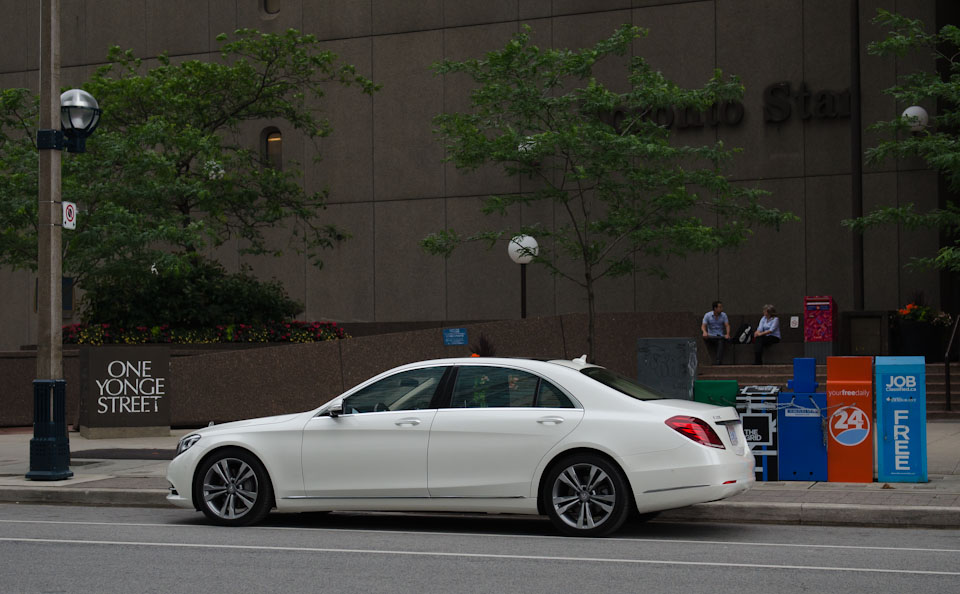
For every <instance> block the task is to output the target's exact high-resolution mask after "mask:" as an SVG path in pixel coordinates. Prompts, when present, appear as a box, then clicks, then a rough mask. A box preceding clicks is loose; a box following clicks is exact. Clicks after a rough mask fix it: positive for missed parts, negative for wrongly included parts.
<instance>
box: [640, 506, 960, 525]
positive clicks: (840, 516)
mask: <svg viewBox="0 0 960 594" xmlns="http://www.w3.org/2000/svg"><path fill="white" fill-rule="evenodd" d="M657 519H662V520H668V521H683V522H742V523H755V524H805V525H811V526H870V527H874V528H946V529H957V528H960V508H957V507H943V506H933V505H915V506H907V505H857V504H849V503H762V502H736V501H729V502H724V501H717V502H713V503H698V504H695V505H691V506H690V507H684V508H680V509H673V510H669V511H665V512H663V513H661V514H660V515H659V516H657Z"/></svg>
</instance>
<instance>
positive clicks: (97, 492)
mask: <svg viewBox="0 0 960 594" xmlns="http://www.w3.org/2000/svg"><path fill="white" fill-rule="evenodd" d="M167 493H168V491H167V490H166V489H136V490H133V489H84V488H82V487H70V488H63V487H4V488H2V489H0V503H43V504H55V505H105V506H106V505H112V506H117V507H170V508H172V507H173V506H172V505H171V504H170V503H168V502H167Z"/></svg>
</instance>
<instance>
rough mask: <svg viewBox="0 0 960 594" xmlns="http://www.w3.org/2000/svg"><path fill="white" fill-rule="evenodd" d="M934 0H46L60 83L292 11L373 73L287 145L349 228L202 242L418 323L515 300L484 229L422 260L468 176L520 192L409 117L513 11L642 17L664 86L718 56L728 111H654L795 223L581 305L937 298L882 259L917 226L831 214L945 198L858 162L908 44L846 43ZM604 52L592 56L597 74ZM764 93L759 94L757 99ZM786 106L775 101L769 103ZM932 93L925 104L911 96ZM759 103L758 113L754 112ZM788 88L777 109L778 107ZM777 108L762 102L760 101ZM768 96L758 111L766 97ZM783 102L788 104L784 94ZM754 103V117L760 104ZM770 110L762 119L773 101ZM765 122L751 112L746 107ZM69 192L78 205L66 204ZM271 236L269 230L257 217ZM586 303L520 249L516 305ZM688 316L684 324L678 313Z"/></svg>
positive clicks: (9, 277) (476, 315) (507, 308)
mask: <svg viewBox="0 0 960 594" xmlns="http://www.w3.org/2000/svg"><path fill="white" fill-rule="evenodd" d="M952 4H953V3H952V2H946V1H942V0H839V1H838V0H689V1H687V0H484V1H482V2H481V1H474V0H369V1H367V0H362V1H361V0H70V1H64V2H63V3H62V11H63V14H62V23H63V31H62V53H63V58H62V62H63V74H62V78H63V81H62V82H63V85H64V86H70V85H79V84H82V83H83V81H84V80H85V79H86V78H87V77H88V76H89V75H90V74H91V73H92V72H93V70H94V69H95V68H96V66H97V65H99V64H101V63H102V61H103V60H104V56H105V55H106V51H107V47H108V46H110V45H112V44H117V45H120V46H121V47H124V48H132V49H133V50H134V52H135V53H136V54H137V55H138V56H142V57H149V56H154V55H156V54H158V53H160V52H162V51H167V52H168V53H169V54H170V55H171V56H174V57H175V58H176V59H193V58H198V59H204V60H206V59H216V58H217V57H218V54H217V53H216V50H217V47H218V44H217V42H216V41H215V37H216V35H217V34H219V33H221V32H229V31H232V30H234V29H236V28H239V27H249V28H255V29H259V30H262V31H270V32H280V31H283V30H286V29H288V28H296V29H299V30H301V31H303V32H307V33H312V34H315V35H317V36H318V37H320V38H321V39H323V40H325V43H326V44H327V45H328V46H329V48H331V49H332V50H334V51H336V52H337V53H339V54H340V55H341V56H342V57H343V59H344V60H345V61H347V62H350V63H352V64H354V65H356V67H357V69H358V71H359V72H361V73H364V74H366V75H368V76H370V77H371V78H372V79H374V80H375V81H377V82H378V83H381V84H382V85H383V89H382V90H381V91H380V92H378V93H376V94H375V95H374V96H373V97H367V96H362V95H360V94H359V93H356V92H351V91H341V90H338V89H331V92H330V94H328V96H327V97H326V99H325V103H324V106H323V110H324V112H325V113H326V114H327V115H328V116H329V117H330V119H331V120H332V123H333V128H334V133H333V134H332V135H331V136H330V137H329V138H326V139H324V140H323V142H322V146H321V151H322V157H323V160H322V161H321V162H320V163H319V164H318V165H307V166H306V172H305V178H304V184H305V185H306V187H307V189H308V190H311V191H312V190H319V189H321V188H324V187H326V188H328V189H329V191H330V203H329V208H328V209H327V211H326V214H325V216H326V217H327V219H328V220H329V221H330V222H333V223H336V224H337V225H339V226H342V227H343V228H345V229H346V230H348V231H349V232H350V233H351V234H352V235H353V238H352V239H350V240H349V241H347V242H345V243H343V244H342V245H341V246H340V247H338V248H336V249H334V250H331V251H328V252H327V253H326V254H325V256H324V261H325V266H324V267H323V269H322V270H317V269H315V268H314V267H312V266H311V265H310V264H309V263H308V262H307V261H306V259H305V258H303V257H298V256H296V255H288V256H284V257H283V258H281V259H274V258H267V257H247V256H241V255H239V252H238V247H239V246H238V245H237V243H236V242H233V243H228V244H227V245H226V246H224V247H223V248H221V249H220V250H219V251H218V252H217V254H216V255H217V257H218V258H219V259H220V260H221V261H222V262H223V263H224V264H225V265H226V266H227V267H228V268H229V269H231V270H237V269H239V267H240V266H241V264H242V263H246V264H249V265H251V266H252V267H253V270H254V271H255V272H256V273H257V274H258V275H260V276H262V277H264V278H277V279H279V280H281V281H282V282H283V283H284V285H285V286H286V288H287V290H288V291H289V293H290V295H291V296H292V297H294V298H295V299H297V300H299V301H302V302H303V303H304V304H305V306H306V311H305V312H304V314H303V316H302V317H303V318H304V319H330V320H336V321H340V322H345V323H351V322H381V323H394V322H409V323H413V322H422V321H441V320H489V319H511V318H517V317H518V316H519V309H520V308H519V299H520V283H519V271H518V269H517V266H516V265H515V264H513V262H511V261H510V259H509V258H508V256H507V252H506V244H505V243H504V245H503V246H502V247H500V246H498V247H496V248H494V249H493V250H489V251H488V250H486V249H485V248H484V247H481V246H467V247H465V248H463V249H461V250H459V251H457V252H455V254H454V255H453V256H452V257H451V258H449V259H448V260H444V259H442V258H439V257H436V256H430V255H427V254H426V253H424V252H423V251H422V250H421V249H420V247H419V246H418V242H419V241H420V240H421V239H422V238H423V237H424V236H426V235H427V234H428V233H431V232H434V231H438V230H440V229H443V228H454V229H457V230H459V231H461V232H470V231H474V230H479V229H482V228H488V227H491V226H500V225H501V223H502V222H501V221H496V220H492V219H490V218H488V217H485V216H484V215H483V214H481V212H480V208H479V207H480V203H481V201H482V199H483V197H485V196H486V195H488V194H490V193H504V192H520V191H523V180H520V179H517V178H507V177H505V176H504V175H503V174H502V173H501V172H500V171H498V170H494V169H484V170H482V171H479V172H477V173H473V174H470V175H465V174H462V173H460V172H458V171H457V170H456V169H455V168H453V166H452V165H449V164H444V163H443V162H442V160H443V157H444V150H443V147H442V145H441V143H440V142H438V139H437V138H436V136H435V134H434V133H433V131H432V125H431V118H432V117H433V116H434V115H436V114H438V113H440V112H442V111H445V110H446V111H450V110H458V109H464V108H465V107H466V106H467V105H468V92H469V85H468V81H466V80H465V79H463V78H458V77H456V76H447V77H441V76H435V75H434V74H433V73H432V72H431V70H430V65H431V64H432V63H434V62H437V61H440V60H443V59H464V58H469V57H479V56H481V55H483V54H484V53H485V52H487V51H489V50H492V49H496V48H499V47H502V46H503V44H504V43H505V42H506V41H507V40H508V39H509V38H510V37H511V36H512V35H513V34H515V33H516V32H517V31H518V30H519V29H520V27H521V26H522V25H523V24H528V25H530V26H531V27H532V29H533V36H534V39H535V41H536V43H537V44H539V45H541V46H549V47H569V48H580V47H586V46H589V45H592V44H593V43H595V42H596V41H597V40H599V39H602V38H605V37H608V36H609V35H610V34H611V33H612V32H613V30H614V29H616V28H617V27H618V26H619V25H621V24H623V23H632V24H636V25H639V26H641V27H644V28H648V29H649V30H650V33H649V36H648V37H646V38H645V39H642V40H638V41H637V42H636V43H635V44H634V46H633V51H634V52H635V53H638V54H642V55H643V56H645V57H646V58H647V59H648V60H649V62H650V63H651V64H652V65H653V66H654V67H655V68H658V69H660V70H662V71H663V72H664V73H665V74H666V75H667V76H668V77H670V78H672V79H673V80H675V81H676V82H678V83H679V84H681V85H683V86H690V87H693V86H700V85H702V84H703V83H704V82H705V81H706V80H707V79H708V78H709V77H710V75H711V74H712V72H713V70H714V69H715V68H721V69H723V71H724V72H725V73H728V74H735V75H737V76H739V77H740V78H741V80H742V81H743V83H744V85H745V88H746V94H745V97H744V100H743V113H742V118H741V119H740V120H739V121H737V122H733V119H736V118H731V119H730V122H727V123H721V124H720V125H718V126H715V127H714V126H709V125H707V126H703V127H689V128H686V129H679V125H678V126H677V127H676V137H677V139H678V141H679V142H685V143H690V144H694V143H706V142H712V141H715V140H722V141H723V142H724V143H726V144H727V145H728V146H736V147H742V149H743V151H742V152H741V153H740V154H739V155H738V156H737V157H736V158H735V160H734V162H733V163H732V166H731V168H730V169H729V173H730V175H731V176H732V178H733V179H735V180H736V181H737V182H738V183H743V184H746V185H750V186H754V187H759V188H762V189H765V190H768V191H769V192H770V193H771V194H770V196H769V198H767V201H766V203H767V204H768V205H771V206H775V207H777V208H780V209H782V210H789V211H791V212H793V213H795V214H797V215H798V216H799V217H800V219H801V220H800V222H798V223H793V224H790V225H787V226H785V227H783V228H781V229H780V230H779V231H777V230H773V229H761V230H759V231H757V233H756V234H755V235H754V237H753V238H752V239H751V240H750V241H749V242H748V243H747V244H746V245H745V246H744V247H742V248H741V249H738V250H732V251H721V252H719V253H713V254H707V255H700V256H692V257H688V258H687V259H684V260H677V261H672V262H670V263H669V264H668V268H669V269H670V270H671V274H670V277H669V278H668V279H666V280H659V279H655V278H652V277H649V276H647V275H645V274H644V273H642V272H638V273H637V274H635V275H632V276H629V277H626V278H620V279H616V280H609V281H608V280H605V281H604V282H603V283H602V285H601V287H600V289H599V296H598V298H599V302H598V307H599V309H600V310H601V311H608V312H634V311H637V312H695V313H698V314H700V313H702V312H704V311H707V310H708V309H709V307H710V302H711V301H712V300H714V299H722V300H723V301H724V302H725V304H726V308H727V310H728V311H732V312H739V313H752V312H756V314H757V316H759V315H760V307H761V305H762V304H764V303H774V304H776V305H777V307H778V308H779V309H780V310H781V311H788V312H798V311H800V310H801V308H802V304H803V298H804V296H805V295H831V296H833V297H834V298H835V299H836V301H837V303H838V305H839V307H840V308H841V309H842V310H846V311H851V310H891V309H894V308H897V307H898V306H902V305H903V303H905V302H906V301H908V300H909V299H911V298H912V296H913V295H914V293H915V292H916V291H918V290H920V291H923V292H924V294H925V296H926V299H927V302H928V303H929V304H931V305H934V306H943V307H944V308H947V307H952V306H954V305H955V303H954V297H953V296H952V294H950V291H949V288H950V287H949V285H950V283H948V282H945V281H944V279H942V278H941V275H940V274H939V273H936V272H932V271H923V270H910V269H907V268H905V267H904V265H905V264H906V263H907V262H908V261H909V259H910V258H911V257H912V256H915V255H920V254H931V253H933V252H934V251H935V250H936V249H937V247H938V246H939V244H940V238H939V237H938V236H937V234H936V233H931V232H929V231H927V232H923V231H906V230H899V229H893V228H891V229H886V230H876V231H870V232H868V233H867V234H866V235H865V236H863V238H862V242H861V241H860V240H859V239H858V237H857V236H855V235H854V234H853V233H851V232H850V231H849V230H847V229H846V228H844V227H842V226H841V224H840V221H841V220H843V219H847V218H850V217H851V216H852V215H853V214H855V213H856V212H858V211H859V210H862V211H864V212H869V211H870V210H872V209H873V208H874V207H876V206H879V205H887V204H906V203H914V204H916V205H917V207H918V208H920V209H922V210H925V209H928V208H931V207H935V206H937V205H938V204H942V203H943V201H944V200H945V199H946V189H945V188H944V187H943V186H944V184H942V183H941V182H940V180H938V176H937V175H936V174H935V173H933V172H931V171H929V170H927V169H926V168H925V167H924V166H923V164H922V163H920V162H899V163H898V162H887V163H883V164H882V165H879V166H876V165H870V164H867V163H866V162H865V161H864V160H863V158H862V154H863V149H865V148H867V147H869V146H872V145H873V144H875V143H876V141H877V137H876V135H875V134H874V133H873V132H871V131H869V130H868V129H867V128H868V127H869V126H870V125H871V124H872V123H874V122H877V121H879V120H888V119H891V118H893V117H895V116H896V115H898V114H899V113H900V112H901V111H902V110H903V108H904V107H905V106H898V105H896V104H895V102H894V101H893V99H891V98H890V97H888V96H886V95H884V94H882V93H881V91H882V90H883V89H885V88H887V87H890V86H892V85H893V84H894V83H895V82H896V78H897V76H898V75H899V74H903V73H905V72H909V71H911V70H914V69H917V68H930V67H932V62H931V61H930V60H929V59H924V58H923V57H917V56H910V57H907V58H903V59H892V58H878V57H876V56H871V55H868V54H867V52H866V44H867V43H868V42H869V41H871V40H876V39H879V38H880V37H881V36H882V31H881V30H880V29H879V28H878V27H876V26H874V25H872V24H871V23H870V21H871V19H872V18H873V16H874V15H875V14H876V11H877V9H878V8H885V9H888V10H893V11H898V12H902V13H904V14H907V15H909V16H911V17H914V18H920V19H922V20H923V21H924V22H925V23H927V24H928V26H930V27H931V28H932V27H934V26H937V27H939V26H942V25H943V24H945V22H949V21H948V19H951V18H955V17H956V14H955V13H956V8H955V7H953V6H951V5H952ZM0 11H2V14H4V15H6V16H5V18H4V19H3V20H2V21H0V40H2V46H3V51H0V87H2V88H6V87H26V88H30V89H34V90H36V89H37V86H38V81H37V68H38V65H37V59H38V38H39V34H38V29H39V7H38V3H37V2H34V1H32V0H0ZM617 66H618V65H617V64H616V63H615V62H611V63H609V64H606V65H604V66H603V68H602V69H601V73H600V74H601V76H603V77H605V78H606V79H608V80H615V79H616V77H617V76H618V73H619V72H621V71H620V70H618V69H617ZM778 106H779V107H778ZM785 106H787V107H785ZM926 107H927V108H928V109H930V110H934V109H935V107H936V106H926ZM765 108H766V109H767V112H765ZM787 108H789V109H787ZM778 109H779V111H777V110H778ZM770 110H773V111H774V112H776V113H775V114H771V113H770ZM787 111H789V113H786V112H787ZM771 116H773V117H771ZM777 118H779V119H777ZM771 119H773V120H775V121H768V120H771ZM269 128H276V129H277V131H279V132H280V133H281V135H282V137H283V157H284V159H291V160H296V161H299V162H301V163H304V164H309V163H310V162H311V159H312V157H313V154H312V151H313V149H312V146H311V145H310V144H309V143H306V142H304V141H302V140H301V139H298V138H297V137H296V135H295V134H294V132H293V131H292V130H290V129H288V128H287V127H285V125H284V124H283V123H282V122H263V123H262V125H258V126H248V127H247V128H245V130H244V134H246V135H248V136H249V141H250V143H251V145H253V144H255V143H257V142H259V139H260V138H261V136H262V133H263V131H264V130H267V129H269ZM81 212H82V205H81ZM556 216H557V215H556V213H554V211H553V207H552V205H547V204H542V205H533V206H531V207H524V208H519V207H518V208H516V209H515V210H513V211H511V212H510V213H509V214H508V218H509V219H510V220H511V221H516V222H522V223H531V222H535V221H539V222H542V223H544V224H548V225H550V224H553V221H554V220H555V217H556ZM272 239H273V240H275V241H276V242H277V244H278V245H283V244H284V243H285V242H286V241H287V240H288V233H287V232H286V231H285V230H276V231H275V232H274V233H273V234H272ZM34 279H35V275H34V274H32V273H29V272H22V271H21V272H12V271H9V270H3V271H0V300H2V303H4V304H5V305H4V307H2V308H0V350H5V349H15V348H19V346H20V345H24V344H33V343H35V342H36V336H37V330H36V313H35V306H34V303H35V302H34V286H35V280H34ZM585 310H586V302H585V295H584V293H583V292H582V290H580V289H579V288H578V287H576V286H574V285H572V284H571V283H568V282H566V281H563V280H558V279H554V278H553V277H551V276H550V275H549V274H547V273H546V272H545V271H543V270H538V269H535V268H533V269H531V270H530V271H529V277H528V315H530V316H540V315H556V314H564V313H570V312H582V311H585ZM692 331H695V330H691V332H692Z"/></svg>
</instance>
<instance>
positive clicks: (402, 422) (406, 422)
mask: <svg viewBox="0 0 960 594" xmlns="http://www.w3.org/2000/svg"><path fill="white" fill-rule="evenodd" d="M419 424H420V419H413V418H410V419H400V420H398V421H397V422H396V423H394V425H396V426H397V427H403V426H409V427H416V426H417V425H419Z"/></svg>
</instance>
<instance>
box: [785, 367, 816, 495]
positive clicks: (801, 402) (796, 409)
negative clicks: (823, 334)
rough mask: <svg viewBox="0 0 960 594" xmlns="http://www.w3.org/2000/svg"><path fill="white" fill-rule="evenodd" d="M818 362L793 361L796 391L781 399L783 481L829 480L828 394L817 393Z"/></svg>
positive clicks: (792, 387)
mask: <svg viewBox="0 0 960 594" xmlns="http://www.w3.org/2000/svg"><path fill="white" fill-rule="evenodd" d="M816 375H817V362H816V359H813V358H797V359H794V360H793V379H792V380H790V381H788V382H787V387H788V388H789V389H792V390H793V392H780V394H779V395H778V396H777V409H778V410H777V413H778V414H777V454H778V456H777V457H778V460H777V465H778V471H779V478H780V480H782V481H826V480H827V440H826V438H825V436H824V427H825V425H826V419H827V395H826V393H824V392H816V389H817V385H818V384H817V378H816Z"/></svg>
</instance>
